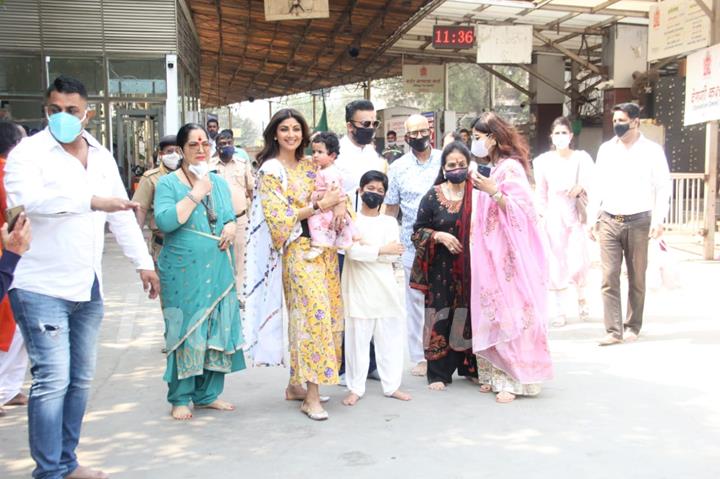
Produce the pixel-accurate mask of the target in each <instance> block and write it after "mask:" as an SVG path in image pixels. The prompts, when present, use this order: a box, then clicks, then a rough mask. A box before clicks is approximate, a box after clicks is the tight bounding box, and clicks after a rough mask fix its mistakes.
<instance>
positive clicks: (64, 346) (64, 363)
mask: <svg viewBox="0 0 720 479" xmlns="http://www.w3.org/2000/svg"><path fill="white" fill-rule="evenodd" d="M10 303H11V305H12V309H13V313H14V315H15V321H16V322H17V324H18V326H19V327H20V331H21V332H22V335H23V339H24V340H25V345H26V347H27V352H28V356H29V358H30V372H31V373H32V387H31V388H30V403H29V404H28V425H29V435H30V455H31V456H32V458H33V460H34V461H35V464H36V465H37V467H36V468H35V470H34V471H33V477H34V478H36V479H60V478H62V477H64V476H66V475H68V474H70V473H71V472H72V471H74V470H75V469H76V468H77V466H78V463H77V457H76V456H75V448H76V447H77V445H78V441H79V440H80V427H81V425H82V420H83V416H84V414H85V406H86V404H87V399H88V394H89V392H90V383H91V381H92V378H93V375H94V373H95V356H96V354H95V353H96V345H97V336H98V332H99V330H100V323H101V322H102V318H103V301H102V298H101V297H100V287H99V285H98V281H97V278H96V279H95V283H94V284H93V287H92V294H91V298H90V301H82V302H75V301H66V300H64V299H60V298H54V297H52V296H46V295H44V294H37V293H31V292H30V291H26V290H22V289H13V290H11V291H10Z"/></svg>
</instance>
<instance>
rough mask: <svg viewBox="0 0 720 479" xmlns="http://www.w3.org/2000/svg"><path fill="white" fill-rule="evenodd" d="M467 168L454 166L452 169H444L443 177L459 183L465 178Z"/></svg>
mask: <svg viewBox="0 0 720 479" xmlns="http://www.w3.org/2000/svg"><path fill="white" fill-rule="evenodd" d="M467 175H468V169H467V168H455V169H454V170H447V171H445V179H446V180H448V181H449V182H450V183H453V184H456V185H457V184H460V183H462V182H463V181H465V180H466V179H467Z"/></svg>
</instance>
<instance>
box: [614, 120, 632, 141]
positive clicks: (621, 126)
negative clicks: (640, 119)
mask: <svg viewBox="0 0 720 479" xmlns="http://www.w3.org/2000/svg"><path fill="white" fill-rule="evenodd" d="M613 130H614V131H615V134H616V135H617V137H618V138H622V137H623V136H625V133H627V132H628V131H629V130H630V123H616V124H615V125H613Z"/></svg>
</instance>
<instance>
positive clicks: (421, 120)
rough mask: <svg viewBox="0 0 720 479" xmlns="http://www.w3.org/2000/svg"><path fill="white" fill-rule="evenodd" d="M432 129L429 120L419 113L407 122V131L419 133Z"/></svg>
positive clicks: (408, 118)
mask: <svg viewBox="0 0 720 479" xmlns="http://www.w3.org/2000/svg"><path fill="white" fill-rule="evenodd" d="M427 128H430V123H428V119H427V118H425V117H424V116H423V115H421V114H419V113H415V114H413V115H410V116H409V117H407V120H405V131H417V130H423V129H427Z"/></svg>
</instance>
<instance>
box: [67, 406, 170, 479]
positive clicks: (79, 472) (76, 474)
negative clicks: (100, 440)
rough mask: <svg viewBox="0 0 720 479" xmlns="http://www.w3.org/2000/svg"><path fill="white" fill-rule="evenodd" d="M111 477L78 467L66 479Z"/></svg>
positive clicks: (104, 478)
mask: <svg viewBox="0 0 720 479" xmlns="http://www.w3.org/2000/svg"><path fill="white" fill-rule="evenodd" d="M180 407H184V406H180ZM109 477H110V476H108V475H107V474H105V473H104V472H102V471H101V470H99V469H90V468H89V467H85V466H78V467H76V468H75V470H74V471H73V472H71V473H70V474H69V475H67V476H65V479H108V478H109Z"/></svg>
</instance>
